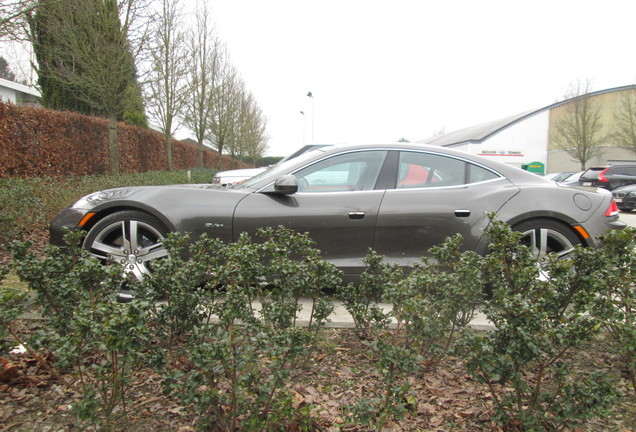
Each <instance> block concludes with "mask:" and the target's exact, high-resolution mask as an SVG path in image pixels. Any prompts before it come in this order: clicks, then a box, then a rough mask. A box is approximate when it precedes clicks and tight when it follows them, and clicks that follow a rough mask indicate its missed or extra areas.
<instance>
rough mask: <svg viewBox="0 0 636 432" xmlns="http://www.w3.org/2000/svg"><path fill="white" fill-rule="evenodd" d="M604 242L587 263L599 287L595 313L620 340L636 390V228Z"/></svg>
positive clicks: (613, 234) (618, 345)
mask: <svg viewBox="0 0 636 432" xmlns="http://www.w3.org/2000/svg"><path fill="white" fill-rule="evenodd" d="M602 241H603V246H602V247H601V249H600V250H598V251H596V252H595V253H593V254H590V256H589V259H590V262H586V263H585V265H586V266H587V267H586V269H587V271H588V274H589V277H590V278H591V279H594V280H596V281H597V282H598V287H599V292H598V295H595V296H594V298H593V299H592V312H591V313H592V315H594V316H595V317H597V319H599V320H600V321H601V322H602V325H603V328H604V329H605V330H607V332H608V333H609V334H610V335H611V336H612V337H613V339H614V341H615V342H616V343H615V347H616V349H617V351H618V353H619V354H620V356H621V358H622V360H623V367H624V368H625V370H626V371H627V376H628V378H629V380H630V381H631V384H632V390H633V391H634V392H635V393H636V229H634V228H627V229H625V230H622V231H609V232H608V233H607V234H606V235H605V236H603V238H602ZM581 264H582V265H583V263H581Z"/></svg>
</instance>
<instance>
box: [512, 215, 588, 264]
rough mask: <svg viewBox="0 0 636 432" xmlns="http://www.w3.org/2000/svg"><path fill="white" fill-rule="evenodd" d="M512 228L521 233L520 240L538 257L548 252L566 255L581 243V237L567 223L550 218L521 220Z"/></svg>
mask: <svg viewBox="0 0 636 432" xmlns="http://www.w3.org/2000/svg"><path fill="white" fill-rule="evenodd" d="M513 230H515V231H518V232H520V233H522V234H523V237H522V239H521V242H522V243H523V244H524V245H526V246H528V247H529V248H530V250H531V251H532V253H533V254H534V255H535V256H536V257H538V258H541V257H544V256H546V255H547V254H549V253H554V254H557V255H560V256H566V255H567V254H568V253H570V252H571V251H572V249H574V247H575V246H576V245H580V244H581V239H579V237H578V236H577V235H576V234H575V233H574V232H573V231H572V230H571V229H570V228H569V227H568V226H567V225H565V224H563V223H561V222H558V221H555V220H551V219H533V220H529V221H525V222H521V223H519V224H517V225H515V226H514V227H513Z"/></svg>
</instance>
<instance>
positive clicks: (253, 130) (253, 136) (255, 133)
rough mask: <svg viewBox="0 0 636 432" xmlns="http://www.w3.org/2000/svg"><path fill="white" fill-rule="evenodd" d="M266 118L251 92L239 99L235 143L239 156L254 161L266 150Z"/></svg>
mask: <svg viewBox="0 0 636 432" xmlns="http://www.w3.org/2000/svg"><path fill="white" fill-rule="evenodd" d="M266 128H267V119H266V118H265V115H264V114H263V111H262V110H261V109H260V107H259V106H258V105H257V104H256V99H255V98H254V96H253V95H252V94H251V93H247V94H246V95H244V97H243V98H242V101H241V114H240V119H239V133H238V138H237V144H238V147H239V153H240V156H243V157H246V158H248V159H249V160H250V161H252V162H255V161H256V160H257V159H258V158H260V157H261V156H263V153H265V150H267V140H268V138H267V134H266Z"/></svg>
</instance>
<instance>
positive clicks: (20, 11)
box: [0, 0, 54, 41]
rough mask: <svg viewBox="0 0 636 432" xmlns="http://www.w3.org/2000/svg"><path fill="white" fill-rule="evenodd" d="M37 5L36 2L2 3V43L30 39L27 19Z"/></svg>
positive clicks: (27, 0)
mask: <svg viewBox="0 0 636 432" xmlns="http://www.w3.org/2000/svg"><path fill="white" fill-rule="evenodd" d="M50 1H54V0H49V2H50ZM40 3H41V2H40ZM37 5H38V2H37V1H36V0H5V1H2V2H0V41H17V40H26V39H28V35H29V32H28V31H27V29H28V26H27V19H26V18H27V17H28V15H29V14H31V13H32V12H33V10H34V9H35V7H36V6H37Z"/></svg>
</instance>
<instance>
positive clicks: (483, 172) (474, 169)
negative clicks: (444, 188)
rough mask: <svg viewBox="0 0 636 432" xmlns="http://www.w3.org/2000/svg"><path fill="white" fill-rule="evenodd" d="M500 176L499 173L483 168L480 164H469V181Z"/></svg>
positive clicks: (473, 181)
mask: <svg viewBox="0 0 636 432" xmlns="http://www.w3.org/2000/svg"><path fill="white" fill-rule="evenodd" d="M496 178H499V175H498V174H495V173H494V172H492V171H490V170H487V169H486V168H482V167H480V166H479V165H473V164H471V163H469V164H468V183H479V182H483V181H487V180H494V179H496Z"/></svg>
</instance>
